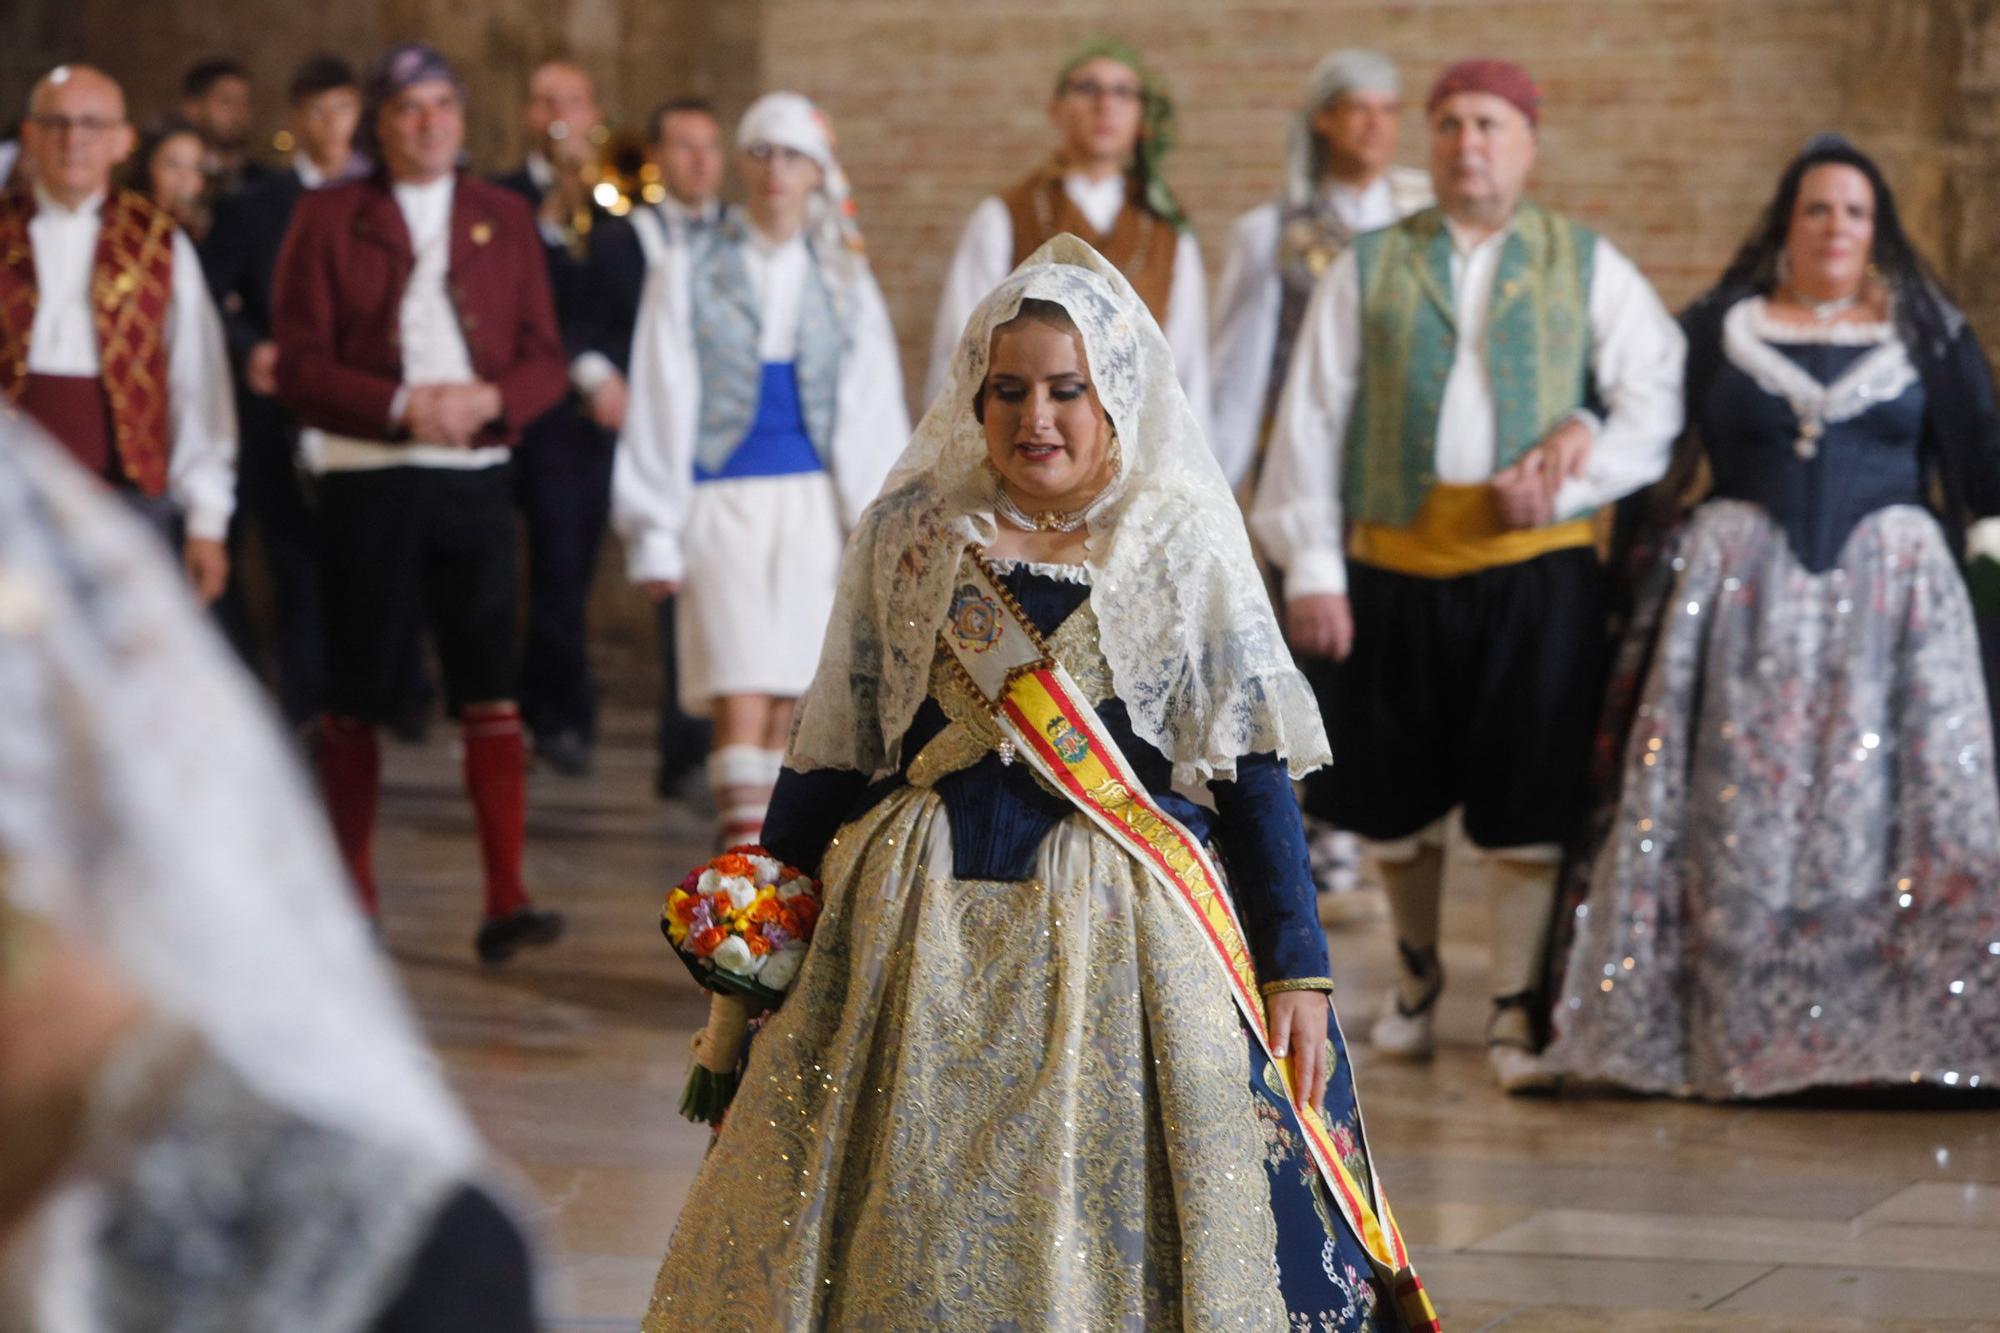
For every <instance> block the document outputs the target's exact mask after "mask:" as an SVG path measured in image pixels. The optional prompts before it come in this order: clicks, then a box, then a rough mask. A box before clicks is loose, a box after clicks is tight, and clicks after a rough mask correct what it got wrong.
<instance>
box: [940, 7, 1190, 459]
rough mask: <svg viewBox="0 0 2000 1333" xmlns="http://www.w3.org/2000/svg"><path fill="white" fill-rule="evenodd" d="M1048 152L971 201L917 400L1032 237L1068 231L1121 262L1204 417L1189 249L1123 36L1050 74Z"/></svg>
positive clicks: (1156, 114)
mask: <svg viewBox="0 0 2000 1333" xmlns="http://www.w3.org/2000/svg"><path fill="white" fill-rule="evenodd" d="M1048 114H1049V123H1050V124H1051V125H1053V126H1054V127H1055V130H1056V134H1057V135H1058V137H1059V142H1058V144H1057V147H1056V152H1055V156H1054V157H1053V159H1051V160H1050V161H1049V162H1047V163H1045V164H1043V165H1042V166H1040V167H1037V168H1036V169H1035V170H1034V171H1032V172H1030V173H1029V174H1028V176H1027V177H1026V178H1024V179H1023V180H1021V181H1019V182H1018V183H1016V184H1015V185H1014V186H1013V187H1012V188H1010V189H1008V190H1006V191H1003V192H1002V193H1000V194H997V195H992V196H990V197H988V198H987V199H985V200H983V201H982V202H981V203H980V205H979V206H978V207H977V208H975V209H974V210H973V211H972V216H971V218H970V219H968V220H967V222H966V224H965V232H964V234H963V235H962V236H961V237H960V238H959V242H958V251H957V253H956V254H954V255H953V256H952V261H951V268H950V270H949V272H948V273H947V274H946V276H945V282H944V292H943V294H942V295H941V296H940V297H939V300H938V311H937V323H936V325H935V327H934V329H933V331H932V334H931V363H930V374H929V376H928V377H927V379H926V381H925V385H924V400H925V401H926V402H929V401H930V400H932V399H934V398H936V397H937V395H938V393H939V392H940V391H941V390H942V389H943V388H944V383H945V379H946V377H947V375H948V373H949V371H950V369H951V357H952V353H953V352H954V351H955V350H956V349H957V347H958V339H959V335H960V334H962V333H963V332H964V331H965V321H966V320H967V319H968V318H969V317H970V316H971V314H972V311H973V308H974V307H975V306H977V305H978V304H979V302H980V301H981V300H983V299H984V298H985V296H986V294H987V293H988V292H990V291H992V290H993V288H994V287H996V286H997V285H999V282H1000V280H1001V279H1002V278H1004V277H1006V276H1007V275H1008V273H1010V272H1012V271H1013V269H1014V266H1015V265H1016V264H1019V263H1020V262H1021V261H1022V260H1023V259H1026V258H1027V257H1028V256H1029V255H1031V254H1033V253H1034V252H1035V251H1036V250H1037V249H1038V248H1039V247H1040V246H1041V245H1042V243H1043V242H1045V241H1047V240H1048V239H1049V238H1051V237H1053V236H1056V235H1058V234H1060V233H1062V232H1071V233H1074V234H1075V235H1077V236H1080V237H1082V238H1083V239H1084V240H1086V241H1088V242H1090V244H1091V245H1093V246H1095V247H1096V248H1097V250H1098V252H1099V253H1101V254H1102V255H1103V256H1104V257H1105V258H1106V259H1109V260H1110V261H1111V262H1112V263H1114V264H1116V265H1118V267H1119V268H1120V269H1121V270H1123V272H1124V274H1125V276H1126V277H1127V278H1129V279H1131V281H1132V286H1133V287H1134V288H1136V289H1137V290H1138V293H1139V296H1140V299H1142V300H1144V301H1145V303H1146V308H1147V309H1148V310H1150V311H1152V312H1153V318H1154V319H1156V320H1158V321H1159V322H1160V327H1161V328H1162V329H1164V330H1165V331H1166V335H1167V343H1168V345H1169V346H1170V347H1172V349H1173V353H1174V367H1175V369H1176V370H1177V371H1179V373H1180V380H1181V387H1182V388H1184V389H1186V390H1187V395H1188V401H1189V403H1190V404H1191V405H1192V406H1193V407H1194V410H1195V414H1196V415H1197V416H1198V417H1199V418H1200V419H1201V420H1202V422H1203V424H1204V425H1205V424H1206V423H1207V420H1208V399H1209V387H1208V292H1207V279H1206V278H1205V277H1204V275H1203V273H1202V267H1201V248H1200V246H1199V245H1198V244H1197V243H1196V241H1195V238H1194V232H1193V230H1192V229H1191V228H1190V227H1189V225H1188V220H1187V215H1186V214H1185V213H1183V212H1182V211H1181V208H1180V205H1179V203H1178V202H1177V201H1176V200H1175V199H1174V196H1173V192H1172V191H1171V190H1169V189H1168V188H1167V182H1166V178H1165V177H1164V176H1163V175H1162V174H1161V164H1162V162H1163V160H1164V159H1165V157H1166V155H1167V153H1168V151H1169V150H1170V149H1171V148H1172V147H1173V136H1174V108H1173V102H1172V101H1171V100H1170V99H1169V98H1168V96H1167V94H1166V91H1165V89H1164V88H1162V87H1161V86H1160V84H1159V82H1158V80H1156V79H1155V78H1154V77H1153V76H1152V75H1151V74H1150V73H1149V72H1148V71H1147V70H1146V67H1145V65H1144V64H1143V63H1142V62H1141V61H1140V59H1139V55H1138V53H1137V52H1136V51H1134V50H1133V49H1132V48H1131V47H1129V46H1127V45H1125V44H1124V43H1123V42H1115V41H1097V42H1092V43H1090V44H1089V45H1087V46H1085V47H1084V48H1083V49H1082V50H1080V51H1078V52H1077V53H1076V54H1075V55H1073V56H1071V57H1070V59H1069V60H1068V62H1067V63H1065V64H1064V65H1063V67H1062V70H1061V72H1060V73H1058V75H1057V76H1056V86H1055V92H1054V94H1053V95H1052V96H1051V97H1050V98H1049V107H1048Z"/></svg>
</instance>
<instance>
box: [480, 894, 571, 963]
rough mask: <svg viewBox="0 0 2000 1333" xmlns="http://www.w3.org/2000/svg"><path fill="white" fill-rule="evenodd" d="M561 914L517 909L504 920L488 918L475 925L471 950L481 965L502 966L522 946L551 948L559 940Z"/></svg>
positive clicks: (502, 918)
mask: <svg viewBox="0 0 2000 1333" xmlns="http://www.w3.org/2000/svg"><path fill="white" fill-rule="evenodd" d="M562 933H563V916H562V913H561V912H557V911H552V910H550V909H549V908H546V907H517V908H515V909H514V910H513V911H511V912H509V913H508V914H507V915H506V916H489V917H487V918H486V920H484V921H482V922H480V924H479V934H477V935H475V936H474V937H473V940H472V948H473V951H474V952H475V953H477V954H478V955H479V961H480V962H482V963H504V962H506V961H507V960H508V959H509V958H512V957H513V956H514V955H515V953H517V952H518V951H519V950H520V948H521V946H522V945H524V944H554V943H555V942H556V941H557V940H559V939H561V938H562Z"/></svg>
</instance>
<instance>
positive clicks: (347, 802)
mask: <svg viewBox="0 0 2000 1333" xmlns="http://www.w3.org/2000/svg"><path fill="white" fill-rule="evenodd" d="M319 736H320V747H319V781H320V790H321V792H322V793H323V794H324V795H325V798H326V810H327V814H328V816H329V817H330V818H331V819H332V821H333V838H334V841H335V842H336V843H338V844H339V846H340V857H341V859H342V860H343V861H345V862H346V863H347V873H348V875H349V876H350V877H351V878H352V879H353V880H354V891H355V893H356V894H357V895H358V896H359V897H360V899H361V907H362V910H363V911H365V912H367V913H368V915H370V916H374V915H375V866H374V858H373V849H374V844H375V807H376V804H377V802H378V800H379V799H380V797H381V794H382V750H381V747H380V745H378V744H377V742H376V739H375V728H374V727H372V726H370V725H369V724H368V723H366V722H362V721H359V720H357V719H355V718H351V717H334V716H333V715H332V714H327V715H325V716H323V717H321V718H320V721H319Z"/></svg>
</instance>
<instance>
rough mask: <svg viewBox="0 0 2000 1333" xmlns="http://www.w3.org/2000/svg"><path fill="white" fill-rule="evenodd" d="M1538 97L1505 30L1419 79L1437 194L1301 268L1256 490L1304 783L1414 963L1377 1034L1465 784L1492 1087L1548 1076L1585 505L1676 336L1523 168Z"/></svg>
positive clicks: (1626, 483) (1421, 983)
mask: <svg viewBox="0 0 2000 1333" xmlns="http://www.w3.org/2000/svg"><path fill="white" fill-rule="evenodd" d="M1540 102H1541V98H1540V93H1539V90H1538V89H1537V88H1536V87H1535V85H1534V83H1533V81H1532V80H1531V79H1530V78H1529V77H1528V75H1527V74H1526V73H1525V72H1524V71H1523V70H1521V69H1520V68H1519V67H1517V66H1514V65H1511V64H1508V63H1507V62H1505V61H1498V60H1469V61H1463V62H1461V63H1459V64H1457V65H1454V66H1452V67H1451V68H1450V69H1448V70H1447V71H1445V73H1444V74H1443V75H1442V76H1441V77H1440V78H1439V80H1438V82H1437V84H1436V85H1435V86H1434V87H1433V88H1432V90H1431V94H1430V97H1429V99H1428V102H1427V106H1428V110H1429V117H1430V131H1431V175H1432V180H1433V183H1434V185H1435V187H1436V190H1437V195H1438V200H1439V204H1440V206H1439V207H1438V208H1436V209H1427V210H1425V211H1423V212H1419V213H1417V214H1414V215H1413V216H1411V217H1409V218H1406V219H1404V220H1402V221H1401V222H1399V223H1397V224H1395V225H1394V226H1391V227H1388V228H1386V229H1384V230H1381V231H1376V232H1371V233H1369V234H1367V235H1364V236H1362V237H1360V238H1359V239H1358V240H1357V241H1356V242H1355V243H1354V244H1353V245H1352V246H1351V247H1350V248H1349V249H1348V250H1347V251H1346V252H1345V253H1344V254H1342V255H1341V256H1340V257H1339V258H1338V259H1336V260H1335V261H1334V263H1333V266H1332V267H1331V268H1330V269H1329V270H1328V271H1327V275H1326V277H1325V278H1324V279H1323V280H1322V281H1321V282H1320V284H1319V286H1318V288H1317V289H1316V290H1315V291H1314V293H1313V296H1312V301H1311V304H1310V305H1309V307H1308V308H1307V310H1306V314H1305V324H1304V328H1303V329H1302V330H1301V332H1300V334H1299V346H1298V349H1297V351H1296V352H1295V354H1294V356H1293V359H1292V365H1291V370H1290V375H1289V378H1288V381H1287V383H1286V386H1285V390H1284V394H1283V396H1282V398H1281V400H1280V402H1279V405H1278V411H1277V420H1276V423H1275V425H1274V428H1273V432H1272V437H1271V444H1270V451H1269V456H1268V459H1267V461H1266V464H1265V469H1264V473H1263V477H1262V479H1261V481H1260V484H1259V486H1258V489H1257V496H1256V501H1255V503H1254V505H1253V507H1252V515H1251V526H1252V529H1253V531H1254V532H1255V533H1256V535H1257V537H1258V539H1259V541H1260V542H1261V543H1262V544H1263V547H1264V549H1265V551H1266V552H1267V553H1268V554H1269V555H1270V557H1271V558H1272V560H1273V561H1274V562H1275V563H1276V564H1277V565H1278V566H1279V567H1280V568H1281V569H1282V570H1283V572H1284V579H1285V583H1284V591H1285V599H1286V608H1285V609H1286V625H1287V632H1288V634H1289V636H1290V638H1291V640H1292V644H1293V647H1294V649H1295V650H1296V651H1297V652H1298V653H1299V654H1300V656H1301V659H1302V664H1303V665H1305V666H1307V668H1308V673H1309V675H1312V676H1313V677H1314V683H1315V687H1316V688H1317V689H1318V690H1319V692H1320V698H1321V703H1322V707H1323V708H1324V709H1325V710H1326V713H1327V721H1328V729H1329V731H1330V732H1331V734H1332V737H1333V741H1334V751H1335V754H1336V756H1337V758H1336V760H1335V762H1334V764H1333V765H1332V767H1331V768H1329V769H1325V770H1322V771H1321V773H1320V774H1316V775H1314V779H1313V780H1312V781H1311V782H1310V783H1309V784H1308V787H1307V797H1306V803H1307V808H1308V810H1309V811H1311V813H1313V814H1315V815H1317V816H1319V817H1321V818H1325V819H1328V820H1331V821H1333V822H1335V823H1337V824H1339V825H1340V826H1341V827H1343V828H1348V829H1352V830H1354V831H1355V832H1357V833H1359V834H1361V835H1362V837H1363V838H1365V839H1366V840H1368V842H1369V844H1370V851H1371V852H1372V853H1373V855H1374V857H1375V860H1376V863H1377V866H1378V868H1379V870H1380V873H1381V875H1382V878H1383V881H1384V884H1385V886H1386V887H1387V889H1388V896H1389V907H1390V914H1391V918H1392V920H1393V923H1394V926H1395V930H1396V936H1397V949H1398V953H1399V955H1400V963H1401V966H1400V968H1399V979H1398V983H1397V985H1396V987H1395V988H1394V990H1393V991H1392V993H1391V994H1390V995H1389V996H1387V997H1386V998H1385V1003H1384V1005H1383V1008H1382V1012H1381V1015H1380V1017H1379V1018H1378V1020H1377V1022H1376V1025H1375V1028H1374V1032H1373V1040H1374V1044H1375V1045H1376V1046H1377V1047H1378V1048H1382V1049H1384V1050H1387V1051H1389V1052H1391V1053H1394V1054H1399V1055H1404V1056H1408V1057H1413V1058H1420V1057H1425V1056H1428V1055H1429V1054H1430V1052H1431V1047H1432V1031H1431V1029H1432V1018H1433V1015H1434V1014H1435V1012H1436V1005H1437V998H1438V995H1439V993H1440V991H1441V990H1442V988H1443V984H1444V975H1443V971H1442V969H1441V967H1440V966H1439V963H1438V950H1437V945H1438V913H1439V898H1440V889H1441V885H1442V876H1443V868H1444V856H1443V836H1442V830H1443V824H1444V819H1445V817H1446V816H1447V815H1448V814H1450V813H1451V811H1452V810H1454V809H1455V808H1457V809H1461V810H1462V812H1463V818H1464V827H1465V832H1466V834H1467V836H1468V838H1469V840H1470V842H1471V843H1472V845H1473V846H1474V847H1475V848H1476V849H1477V850H1478V851H1479V853H1480V854H1481V855H1480V858H1479V859H1480V864H1481V869H1482V870H1483V873H1484V878H1485V880H1486V883H1487V890H1488V898H1489V901H1490V903H1491V907H1492V914H1493V940H1492V947H1493V969H1492V995H1493V1001H1494V1007H1493V1012H1492V1016H1491V1020H1490V1022H1489V1024H1488V1027H1487V1049H1488V1054H1489V1057H1490V1059H1491V1062H1492V1065H1493V1068H1494V1072H1495V1075H1496V1077H1497V1078H1498V1080H1499V1082H1500V1084H1501V1086H1502V1087H1504V1088H1506V1089H1508V1090H1509V1091H1520V1090H1525V1089H1528V1088H1532V1087H1536V1086H1541V1085H1544V1084H1545V1082H1546V1079H1545V1076H1544V1075H1543V1073H1542V1070H1541V1067H1540V1064H1539V1061H1538V1060H1537V1059H1536V1058H1535V1054H1534V1052H1535V1051H1536V1049H1537V1048H1538V1046H1539V1044H1540V1040H1541V1034H1540V1033H1539V1032H1538V1031H1537V1030H1536V1029H1537V1027H1538V1026H1539V1024H1538V1018H1539V1015H1540V1014H1541V1012H1542V1006H1541V1004H1540V1002H1539V997H1538V996H1537V995H1536V993H1535V992H1536V989H1537V986H1538V983H1539V980H1540V976H1541V970H1542V969H1541V963H1542V952H1543V949H1544V947H1545V941H1546V938H1547V931H1548V922H1549V914H1550V912H1551V911H1552V910H1553V906H1554V897H1555V875H1556V868H1557V861H1558V859H1559V856H1560V847H1561V843H1562V842H1563V840H1564V839H1565V838H1566V837H1567V836H1568V834H1569V832H1570V829H1571V826H1572V823H1573V821H1574V819H1575V818H1576V816H1577V815H1578V813H1579V805H1580V801H1581V798H1582V794H1583V793H1582V788H1583V780H1584V773H1585V766H1586V762H1587V759H1588V750H1589V745H1590V736H1591V730H1592V727H1593V726H1594V724H1595V720H1596V716H1597V710H1598V706H1599V704H1600V702H1601V693H1602V671H1603V639H1604V631H1603V626H1602V625H1601V623H1600V614H1601V612H1600V605H1601V595H1600V581H1601V576H1600V570H1599V568H1598V563H1597V557H1596V552H1595V549H1594V545H1593V537H1594V533H1593V529H1592V524H1591V515H1592V514H1593V512H1594V511H1595V510H1596V509H1597V508H1598V507H1599V506H1601V505H1604V504H1607V503H1609V502H1611V501H1613V500H1616V499H1618V498H1619V497H1621V496H1623V495H1626V494H1628V493H1630V492H1632V491H1634V490H1637V489H1638V488H1640V487H1642V486H1644V485H1646V484H1648V483H1650V482H1652V481H1654V480H1656V479H1657V478H1658V477H1659V476H1660V475H1661V474H1662V473H1663V472H1664V471H1665V469H1666V464H1667V459H1668V454H1669V451H1670V448H1671V444H1672V440H1673V437H1674V436H1675V434H1676V433H1677V432H1678V430H1679V429H1680V424H1681V366H1682V359H1683V355H1684V351H1685V348H1684V344H1683V341H1682V338H1681V334H1680V330H1679V328H1678V326H1677V325H1676V324H1675V323H1674V321H1673V319H1672V318H1671V317H1670V316H1669V315H1668V314H1667V312H1666V310H1665V309H1664V308H1663V307H1662V306H1661V305H1660V302H1659V299H1658V298H1657V297H1656V296H1655V295H1654V294H1653V291H1652V289H1651V288H1650V287H1649V286H1648V285H1647V284H1646V282H1645V279H1644V278H1642V277H1641V276H1640V275H1639V272H1638V270H1637V269H1635V268H1634V267H1633V266H1632V264H1631V263H1630V261H1628V260H1627V259H1625V258H1624V257H1623V256H1622V255H1620V254H1619V253H1618V251H1617V250H1616V249H1614V248H1613V247H1612V246H1611V245H1610V243H1609V242H1607V241H1604V240H1602V239H1601V238H1599V237H1597V236H1595V235H1593V234H1592V233H1591V232H1589V231H1587V230H1585V229H1584V228H1582V227H1580V226H1578V225H1577V224H1575V223H1573V222H1571V221H1569V220H1568V219H1566V218H1563V217H1560V216H1558V215H1556V214H1553V213H1550V212H1548V211H1546V210H1544V209H1542V208H1540V207H1538V206H1537V205H1535V204H1533V203H1532V202H1529V201H1527V200H1526V199H1525V198H1524V194H1525V189H1526V185H1527V178H1528V174H1529V172H1530V170H1531V169H1532V168H1533V166H1534V162H1535V155H1536V148H1537V142H1538V139H1537V135H1538V127H1539V120H1540ZM1336 664H1338V665H1337V666H1336Z"/></svg>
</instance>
